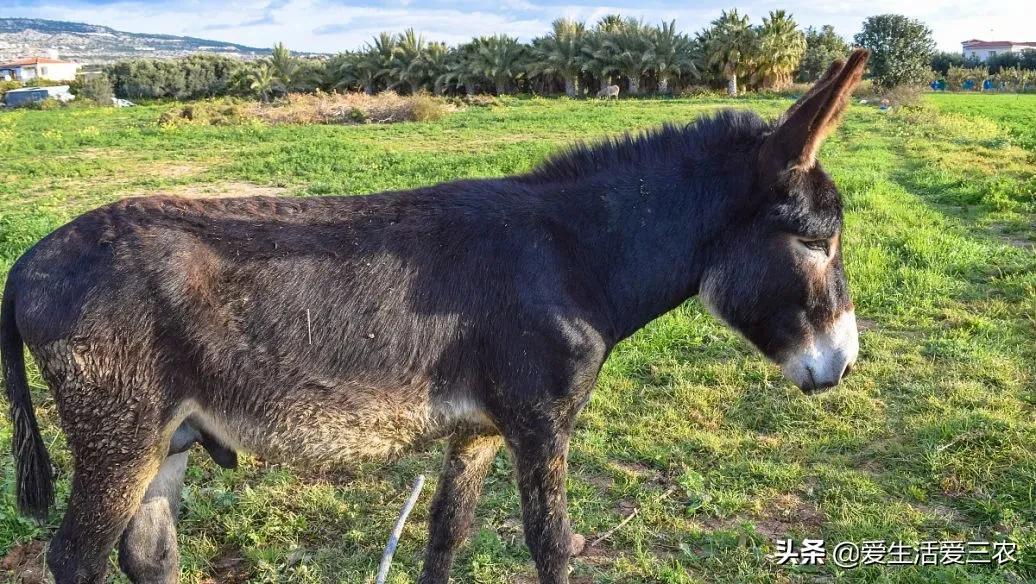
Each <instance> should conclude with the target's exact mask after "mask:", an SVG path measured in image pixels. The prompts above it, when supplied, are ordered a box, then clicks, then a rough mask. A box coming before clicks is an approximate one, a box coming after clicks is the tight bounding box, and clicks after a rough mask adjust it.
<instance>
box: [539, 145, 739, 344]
mask: <svg viewBox="0 0 1036 584" xmlns="http://www.w3.org/2000/svg"><path fill="white" fill-rule="evenodd" d="M723 166H725V165H723ZM742 174H745V173H737V174H732V173H724V172H720V171H719V170H718V167H717V166H716V165H710V164H703V165H696V164H693V163H691V164H681V163H675V162H668V163H666V164H657V165H650V166H639V167H632V166H631V167H625V168H618V169H615V172H612V173H608V174H607V175H605V174H601V175H598V176H595V177H593V178H592V179H591V180H588V181H583V182H582V183H581V184H580V185H579V186H575V185H574V184H570V185H567V186H566V187H564V188H561V187H559V188H561V190H565V191H566V192H565V194H564V195H563V196H560V197H558V199H557V200H558V201H559V202H560V204H561V205H563V206H564V207H565V209H564V210H563V211H562V215H561V216H563V217H572V218H576V217H577V218H578V220H576V221H571V222H566V224H567V225H568V226H569V227H570V228H571V229H574V230H575V231H576V233H575V234H574V241H577V242H579V243H578V247H579V251H578V253H579V254H580V255H581V256H582V257H583V258H584V259H585V265H586V272H585V273H586V275H587V277H589V278H592V279H593V281H594V283H595V284H597V285H599V286H600V288H601V289H600V291H599V292H600V295H601V298H602V300H603V302H602V304H603V306H602V307H601V308H600V309H601V310H604V311H606V312H607V313H608V314H607V322H609V324H610V329H611V330H610V331H609V332H610V333H611V334H610V335H609V336H612V337H614V341H616V342H617V341H619V340H621V339H623V338H625V337H627V336H629V335H631V334H633V333H634V332H636V331H637V330H638V329H640V328H641V327H643V326H644V325H646V324H647V323H648V322H650V321H651V320H653V319H655V318H657V317H658V316H660V315H662V314H664V313H665V312H668V311H669V310H672V309H673V308H675V307H677V306H679V305H680V304H681V303H682V302H684V301H685V300H687V299H688V298H690V297H691V296H693V295H695V294H697V292H698V287H699V284H700V282H701V279H702V275H703V273H704V272H705V270H706V269H707V268H708V266H709V262H710V256H711V255H712V253H711V247H712V245H713V243H714V242H715V241H716V240H717V239H718V237H717V234H718V233H720V232H721V231H722V230H724V229H727V228H728V224H729V222H730V221H731V216H732V215H733V210H732V208H733V205H732V202H733V200H734V198H735V197H734V194H735V193H742V192H745V190H747V189H746V186H745V185H744V184H741V183H743V181H745V180H750V178H746V177H744V176H742Z"/></svg>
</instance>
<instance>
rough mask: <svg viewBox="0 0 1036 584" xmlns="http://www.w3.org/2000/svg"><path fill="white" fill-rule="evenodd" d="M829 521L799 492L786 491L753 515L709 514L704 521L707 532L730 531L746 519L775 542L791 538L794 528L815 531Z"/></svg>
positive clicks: (761, 533) (760, 533) (703, 524)
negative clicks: (789, 535)
mask: <svg viewBox="0 0 1036 584" xmlns="http://www.w3.org/2000/svg"><path fill="white" fill-rule="evenodd" d="M826 521H827V515H825V514H824V513H823V512H821V511H820V510H819V509H817V508H816V507H814V506H813V504H812V503H808V502H806V501H803V500H802V499H801V498H799V496H798V495H795V494H792V493H786V494H783V495H780V496H778V497H776V498H774V499H772V500H770V501H769V502H768V503H767V505H766V507H765V508H764V509H763V510H762V511H761V512H759V513H758V514H756V515H754V516H752V517H744V516H741V515H738V516H735V517H724V518H720V517H710V518H706V519H704V520H703V521H702V527H703V528H705V529H706V530H707V531H729V530H731V529H734V528H735V527H737V526H739V525H741V524H742V523H745V522H751V523H752V525H754V526H755V531H756V532H757V533H758V534H759V535H762V536H763V537H765V538H766V539H767V540H770V541H773V540H775V539H780V538H784V537H788V534H789V533H790V532H791V531H793V530H799V531H803V532H805V533H812V534H816V533H819V532H820V528H821V526H823V524H824V523H825V522H826Z"/></svg>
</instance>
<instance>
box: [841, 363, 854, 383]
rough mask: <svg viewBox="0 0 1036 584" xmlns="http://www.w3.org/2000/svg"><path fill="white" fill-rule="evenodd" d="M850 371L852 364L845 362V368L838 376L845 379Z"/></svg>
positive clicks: (851, 370)
mask: <svg viewBox="0 0 1036 584" xmlns="http://www.w3.org/2000/svg"><path fill="white" fill-rule="evenodd" d="M852 372H853V364H852V363H846V364H845V369H843V370H842V376H841V377H840V379H845V378H846V377H848V376H849V374H850V373H852Z"/></svg>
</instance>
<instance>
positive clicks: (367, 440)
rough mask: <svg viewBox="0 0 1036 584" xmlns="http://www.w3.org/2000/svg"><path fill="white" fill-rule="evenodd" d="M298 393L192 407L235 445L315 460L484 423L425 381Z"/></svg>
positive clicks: (405, 444)
mask: <svg viewBox="0 0 1036 584" xmlns="http://www.w3.org/2000/svg"><path fill="white" fill-rule="evenodd" d="M293 397H295V398H296V399H282V400H266V402H265V403H264V404H263V405H262V406H261V407H260V406H254V407H249V408H201V407H198V406H197V404H193V405H194V408H193V409H192V412H193V413H192V415H193V418H194V419H196V420H199V421H200V424H201V425H202V427H203V428H204V429H205V430H206V431H208V432H210V433H211V434H213V435H214V436H216V437H217V438H218V439H219V440H220V441H221V442H222V443H223V444H226V445H227V446H229V447H230V448H233V449H235V450H242V451H245V452H249V453H253V454H257V455H259V456H262V457H264V458H266V459H269V460H276V461H279V462H286V463H293V464H304V465H316V466H338V465H342V464H346V463H349V462H355V461H361V460H377V459H385V458H390V457H392V456H395V455H398V454H400V453H402V452H404V451H406V450H408V449H410V448H412V447H414V446H416V445H418V444H422V443H424V442H427V441H429V440H433V439H436V438H441V437H443V436H444V435H446V434H448V433H449V432H451V431H452V430H453V429H454V428H455V427H457V425H458V424H467V425H482V424H483V423H485V418H484V416H482V415H481V414H480V413H479V412H477V411H475V408H473V407H471V406H470V405H466V406H464V407H457V406H456V405H455V404H450V403H446V402H442V400H432V399H430V398H429V397H428V393H427V391H423V390H421V389H419V388H399V389H397V390H395V391H393V392H388V393H386V392H383V391H378V392H362V391H361V392H350V393H348V394H343V393H341V392H339V391H336V392H334V394H332V395H327V394H325V395H322V396H319V399H316V398H317V397H318V396H309V395H307V396H306V398H307V399H298V398H299V396H298V394H296V395H295V396H293ZM220 410H222V411H223V412H226V413H221V412H220Z"/></svg>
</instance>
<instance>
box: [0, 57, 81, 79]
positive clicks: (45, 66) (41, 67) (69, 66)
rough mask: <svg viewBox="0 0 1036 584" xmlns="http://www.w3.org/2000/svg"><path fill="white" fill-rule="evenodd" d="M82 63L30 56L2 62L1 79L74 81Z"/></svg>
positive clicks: (0, 66) (0, 64)
mask: <svg viewBox="0 0 1036 584" xmlns="http://www.w3.org/2000/svg"><path fill="white" fill-rule="evenodd" d="M81 66H82V65H80V64H79V63H70V62H68V61H60V60H58V59H51V58H48V57H29V58H27V59H19V60H17V61H11V62H9V63H0V81H8V80H11V79H15V80H18V81H29V80H30V79H36V78H39V79H49V80H51V81H72V80H74V79H75V78H76V73H77V72H78V71H79V68H80V67H81Z"/></svg>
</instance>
